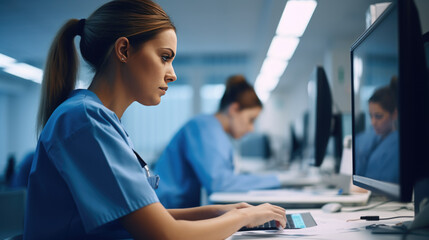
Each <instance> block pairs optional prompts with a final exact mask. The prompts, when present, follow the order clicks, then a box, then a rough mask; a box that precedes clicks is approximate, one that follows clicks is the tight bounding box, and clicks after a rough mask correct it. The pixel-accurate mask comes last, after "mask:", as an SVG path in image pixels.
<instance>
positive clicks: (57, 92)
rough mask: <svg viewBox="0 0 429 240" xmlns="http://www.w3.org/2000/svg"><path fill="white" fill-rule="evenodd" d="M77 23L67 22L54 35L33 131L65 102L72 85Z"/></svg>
mask: <svg viewBox="0 0 429 240" xmlns="http://www.w3.org/2000/svg"><path fill="white" fill-rule="evenodd" d="M80 23H81V22H80V21H79V20H77V19H71V20H69V21H68V22H67V23H66V24H65V25H64V26H63V27H62V28H61V29H60V30H59V32H58V33H57V35H56V37H55V39H54V41H53V42H52V45H51V48H50V49H49V53H48V56H47V60H46V66H45V71H44V74H43V82H42V93H41V98H40V106H39V113H38V117H37V130H38V132H40V131H41V130H42V129H43V127H44V126H45V124H46V122H47V121H48V119H49V117H50V116H51V114H52V113H53V112H54V110H55V109H56V108H57V107H58V106H59V105H60V104H61V103H62V102H64V100H65V99H66V98H67V96H68V95H69V94H70V93H71V91H73V89H74V88H75V85H76V75H77V70H78V63H79V62H78V58H77V53H76V47H75V46H74V37H75V36H76V35H79V34H81V32H80V31H81V29H82V27H81V24H80Z"/></svg>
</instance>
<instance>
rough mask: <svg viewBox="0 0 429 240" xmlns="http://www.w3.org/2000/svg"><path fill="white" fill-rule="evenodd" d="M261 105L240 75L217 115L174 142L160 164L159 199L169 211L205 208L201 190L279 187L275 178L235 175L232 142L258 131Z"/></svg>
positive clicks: (195, 122)
mask: <svg viewBox="0 0 429 240" xmlns="http://www.w3.org/2000/svg"><path fill="white" fill-rule="evenodd" d="M261 110H262V103H261V101H260V100H259V98H258V96H257V95H256V93H255V90H254V89H253V87H252V86H251V85H250V84H249V83H248V82H247V81H246V79H245V78H244V76H242V75H234V76H231V77H229V78H228V80H227V83H226V88H225V92H224V94H223V97H222V98H221V101H220V105H219V109H218V111H217V112H216V113H215V114H204V115H198V116H196V117H195V118H193V119H191V120H190V121H189V122H188V123H186V124H185V125H184V126H183V127H182V128H181V129H180V130H179V131H178V132H177V134H176V135H175V136H174V137H173V139H172V140H171V141H170V143H169V144H168V145H167V147H166V149H165V150H164V152H163V153H162V155H161V157H160V159H159V161H158V162H157V163H156V167H155V171H156V172H157V173H158V174H159V175H160V178H161V180H160V184H159V188H158V189H157V194H158V197H159V199H160V201H161V202H162V203H163V204H164V206H166V207H167V208H182V207H195V206H199V205H200V204H201V189H202V188H204V189H205V190H206V191H207V194H211V193H213V192H220V191H223V192H225V191H239V192H240V191H249V190H254V189H268V188H278V187H280V185H281V184H280V181H279V179H278V177H277V176H275V175H250V174H236V173H234V163H233V155H234V151H233V144H232V142H231V138H232V139H240V138H241V137H243V136H244V135H245V134H247V133H249V132H251V131H253V130H254V122H255V120H256V118H257V117H258V115H259V114H260V112H261Z"/></svg>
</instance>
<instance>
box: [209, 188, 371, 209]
mask: <svg viewBox="0 0 429 240" xmlns="http://www.w3.org/2000/svg"><path fill="white" fill-rule="evenodd" d="M369 196H370V193H369V192H368V193H353V194H349V195H338V190H329V189H326V190H323V189H320V190H317V189H314V190H311V189H310V190H297V189H275V190H256V191H249V192H217V193H213V194H211V195H210V196H209V200H210V201H211V202H212V203H222V204H223V203H236V202H248V203H251V204H260V203H265V202H269V203H272V204H276V205H279V206H282V207H286V208H302V207H304V208H309V207H311V208H313V207H320V206H322V205H324V204H326V203H331V202H339V203H341V204H343V205H345V206H362V205H365V204H367V202H368V199H369Z"/></svg>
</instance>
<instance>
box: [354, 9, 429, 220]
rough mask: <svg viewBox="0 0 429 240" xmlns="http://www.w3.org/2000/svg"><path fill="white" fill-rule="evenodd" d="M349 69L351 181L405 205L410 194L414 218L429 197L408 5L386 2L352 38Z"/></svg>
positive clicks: (415, 38)
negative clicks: (362, 121) (362, 120)
mask: <svg viewBox="0 0 429 240" xmlns="http://www.w3.org/2000/svg"><path fill="white" fill-rule="evenodd" d="M351 67H352V74H351V75H352V78H351V80H352V82H351V83H352V84H351V85H352V91H351V92H352V113H353V118H352V122H353V123H352V125H353V129H352V130H353V134H352V135H353V141H352V142H353V177H352V178H353V183H354V184H355V185H357V186H360V187H363V188H366V189H369V190H372V191H376V192H379V193H382V194H384V195H386V196H389V197H390V198H392V199H393V200H399V201H405V202H408V201H411V200H412V193H413V190H414V204H415V212H416V215H417V214H418V213H419V207H420V202H422V199H424V198H428V197H429V187H427V186H428V179H429V154H428V146H429V141H428V139H429V124H428V122H429V121H428V120H429V117H428V114H429V98H428V96H429V80H428V76H427V69H426V59H425V55H424V50H423V41H422V35H421V28H420V22H419V16H418V12H417V9H416V6H415V4H414V2H413V1H397V2H395V3H392V4H391V5H390V6H389V7H388V8H387V9H386V10H385V11H384V13H383V14H382V15H381V16H380V17H379V18H378V19H377V20H376V21H375V22H374V24H373V25H371V27H369V28H368V29H367V30H366V31H365V32H364V33H363V34H362V35H361V36H360V37H359V38H358V39H357V41H356V42H355V43H354V44H353V45H352V47H351ZM389 99H390V100H389ZM361 112H365V113H366V116H367V117H366V123H365V124H364V126H365V128H364V130H363V131H359V130H358V129H359V128H360V126H359V125H361V124H359V121H358V119H359V115H360V114H361ZM382 120H384V122H383V121H382ZM428 200H429V198H428ZM428 206H429V205H428ZM426 208H427V207H426Z"/></svg>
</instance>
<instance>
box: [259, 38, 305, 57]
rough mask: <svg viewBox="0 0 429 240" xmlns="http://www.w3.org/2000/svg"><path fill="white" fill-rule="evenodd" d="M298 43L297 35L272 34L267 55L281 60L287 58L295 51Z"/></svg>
mask: <svg viewBox="0 0 429 240" xmlns="http://www.w3.org/2000/svg"><path fill="white" fill-rule="evenodd" d="M298 43H299V38H297V37H282V36H278V35H277V36H274V38H273V40H272V41H271V45H270V48H269V49H268V53H267V56H268V57H272V58H278V59H281V60H289V59H290V58H291V57H292V55H293V53H294V52H295V49H296V47H297V46H298Z"/></svg>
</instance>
